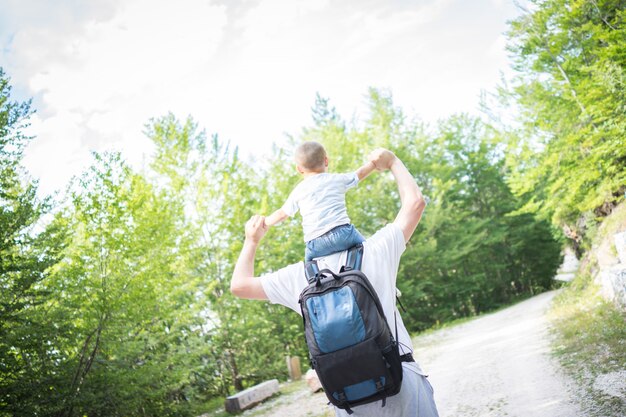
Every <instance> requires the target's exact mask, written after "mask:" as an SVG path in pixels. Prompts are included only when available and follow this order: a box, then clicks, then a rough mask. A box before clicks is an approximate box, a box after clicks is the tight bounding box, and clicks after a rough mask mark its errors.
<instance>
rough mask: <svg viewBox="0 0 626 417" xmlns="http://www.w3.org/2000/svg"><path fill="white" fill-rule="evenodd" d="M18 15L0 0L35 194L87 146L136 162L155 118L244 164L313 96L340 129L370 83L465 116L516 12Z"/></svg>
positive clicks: (494, 71) (247, 0)
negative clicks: (196, 130) (225, 145)
mask: <svg viewBox="0 0 626 417" xmlns="http://www.w3.org/2000/svg"><path fill="white" fill-rule="evenodd" d="M494 2H495V3H494ZM2 3H4V4H2ZM28 3H29V1H26V2H20V1H15V0H0V4H2V8H3V9H4V10H7V14H6V15H5V17H4V18H3V17H0V26H2V24H3V23H5V21H6V22H7V25H6V26H5V29H1V28H0V36H1V37H2V39H10V40H11V41H10V43H9V44H8V45H9V46H8V47H5V48H4V49H3V50H2V51H0V65H3V66H4V67H5V68H6V69H7V72H8V73H9V75H10V76H11V77H12V79H13V83H14V84H15V85H16V87H17V88H16V90H19V91H24V92H25V94H27V96H26V97H25V98H27V97H30V96H34V97H35V106H36V107H37V108H38V114H37V116H36V117H35V120H34V123H33V125H32V128H31V132H32V133H33V134H34V135H35V136H36V140H35V141H34V142H33V144H32V146H31V147H30V148H29V149H28V157H27V160H26V163H27V167H28V168H29V169H30V170H31V172H32V173H33V174H34V175H35V176H38V177H41V182H42V188H43V189H44V191H46V192H50V191H51V190H52V189H54V188H60V187H63V186H64V184H66V183H67V179H69V176H71V175H72V174H78V173H79V171H80V168H81V167H83V166H85V165H86V164H87V163H89V157H88V155H89V152H90V151H92V150H104V149H110V148H115V149H121V150H123V151H124V153H125V156H126V157H127V159H129V160H130V161H131V162H139V161H141V160H142V158H143V157H144V156H143V155H144V153H145V152H146V150H149V149H150V147H149V141H148V140H147V139H146V138H145V137H144V136H143V134H142V130H143V125H144V124H145V123H146V122H147V121H148V120H149V118H151V117H157V116H160V115H163V114H164V113H166V112H167V111H173V112H174V113H175V114H176V115H177V116H179V117H185V116H187V115H189V114H190V115H192V116H193V117H194V118H195V119H196V120H197V121H198V122H199V124H200V125H201V126H202V127H206V128H207V129H208V130H209V131H210V132H218V133H219V134H220V136H221V137H222V138H225V139H229V140H232V141H233V142H234V143H235V144H237V145H240V147H241V148H242V150H243V151H244V152H258V151H259V149H262V148H263V147H266V148H268V147H269V144H270V143H271V142H272V141H277V140H281V138H282V134H283V132H290V133H296V134H297V133H298V132H299V130H300V128H301V127H302V126H304V125H306V124H308V123H309V120H310V107H311V105H312V104H313V100H314V97H315V93H316V92H320V93H321V94H322V95H323V96H325V97H329V98H330V99H331V103H332V104H333V105H334V106H336V107H337V109H338V110H339V112H340V113H341V114H343V115H344V116H346V117H348V118H349V117H351V115H352V114H353V113H354V112H360V113H362V112H363V111H364V108H363V107H364V102H363V98H364V95H365V93H366V92H367V88H368V87H370V86H374V87H386V88H390V89H391V90H392V92H393V94H394V98H395V101H396V104H398V105H400V106H402V107H404V108H405V109H406V110H407V112H409V113H412V112H416V113H418V114H420V115H421V116H422V117H423V118H424V119H426V120H435V119H437V118H439V117H443V116H445V115H447V114H450V113H452V112H458V111H472V109H474V108H475V107H476V105H477V101H478V95H479V92H480V89H481V88H483V89H484V88H491V87H493V85H494V84H495V83H496V82H497V81H498V74H499V71H500V70H503V68H502V66H503V65H505V63H506V55H505V52H504V50H503V44H502V41H503V38H502V32H503V31H504V29H505V20H506V19H510V18H511V17H513V16H514V15H515V13H516V11H515V10H514V7H513V6H512V4H511V3H510V2H506V1H498V0H481V1H476V2H464V1H462V0H422V1H418V2H410V1H404V0H395V1H387V0H361V1H344V0H341V1H339V0H325V1H317V0H256V1H255V0H252V1H251V0H240V1H236V0H224V1H221V2H219V4H218V2H217V1H216V0H214V1H213V2H211V1H209V0H184V1H179V2H171V1H165V0H158V1H156V0H153V1H149V0H128V1H124V2H121V1H119V2H111V1H106V0H102V1H96V2H90V3H87V4H90V6H89V7H86V6H82V7H83V8H79V9H77V7H78V6H77V3H76V2H73V1H69V0H63V1H60V2H59V3H56V4H55V5H50V4H48V2H45V1H43V0H39V1H34V0H30V3H31V4H36V5H37V7H36V8H35V10H36V11H33V10H32V7H31V8H29V7H28V6H27V4H28ZM5 5H6V8H5ZM494 5H495V7H494ZM7 16H8V17H7ZM46 16H47V17H46Z"/></svg>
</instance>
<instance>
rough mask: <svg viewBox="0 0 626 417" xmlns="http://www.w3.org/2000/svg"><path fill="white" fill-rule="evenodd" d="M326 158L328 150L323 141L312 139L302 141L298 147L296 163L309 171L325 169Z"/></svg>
mask: <svg viewBox="0 0 626 417" xmlns="http://www.w3.org/2000/svg"><path fill="white" fill-rule="evenodd" d="M325 159H326V150H325V149H324V147H323V146H322V144H321V143H318V142H315V141H312V140H310V141H307V142H303V143H301V144H300V145H299V146H298V147H297V148H296V153H295V160H296V164H298V165H300V166H301V167H302V168H304V169H306V170H308V171H318V170H321V169H323V168H324V166H325Z"/></svg>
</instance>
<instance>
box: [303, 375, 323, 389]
mask: <svg viewBox="0 0 626 417" xmlns="http://www.w3.org/2000/svg"><path fill="white" fill-rule="evenodd" d="M304 379H305V380H306V383H307V385H308V386H309V388H310V389H311V392H317V391H320V390H321V389H322V384H320V380H319V378H318V377H317V372H315V371H314V370H313V369H309V370H308V371H307V372H306V374H305V375H304Z"/></svg>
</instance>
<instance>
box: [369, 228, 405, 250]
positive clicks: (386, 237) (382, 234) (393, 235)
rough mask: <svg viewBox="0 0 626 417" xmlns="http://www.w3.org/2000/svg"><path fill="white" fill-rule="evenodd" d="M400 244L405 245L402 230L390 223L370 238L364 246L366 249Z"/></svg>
mask: <svg viewBox="0 0 626 417" xmlns="http://www.w3.org/2000/svg"><path fill="white" fill-rule="evenodd" d="M390 243H392V244H398V243H402V245H400V246H403V245H404V235H403V234H402V230H401V229H400V227H398V225H397V224H395V223H388V224H387V225H385V226H383V227H381V228H380V229H378V231H377V232H376V233H374V235H372V236H371V237H370V238H368V239H367V240H366V241H365V243H364V244H363V246H364V247H365V248H367V247H372V246H377V245H380V244H390Z"/></svg>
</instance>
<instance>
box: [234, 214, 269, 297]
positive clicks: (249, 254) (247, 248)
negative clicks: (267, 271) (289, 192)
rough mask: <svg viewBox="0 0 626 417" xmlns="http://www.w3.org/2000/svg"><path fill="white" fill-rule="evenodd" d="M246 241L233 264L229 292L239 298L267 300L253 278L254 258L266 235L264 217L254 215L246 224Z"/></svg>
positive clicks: (257, 282) (258, 283) (259, 281)
mask: <svg viewBox="0 0 626 417" xmlns="http://www.w3.org/2000/svg"><path fill="white" fill-rule="evenodd" d="M245 230H246V240H245V241H244V242H243V247H242V248H241V253H240V254H239V258H238V259H237V263H235V269H234V270H233V279H232V280H231V281H230V291H231V292H232V293H233V295H235V296H237V297H240V298H249V299H254V300H267V295H266V294H265V290H264V289H263V285H262V284H261V280H260V279H256V278H255V277H254V257H255V256H256V250H257V246H258V244H259V242H260V241H261V239H263V236H265V233H267V226H266V225H265V217H264V216H259V215H258V214H255V215H254V216H252V217H250V220H248V222H247V223H246V228H245Z"/></svg>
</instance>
